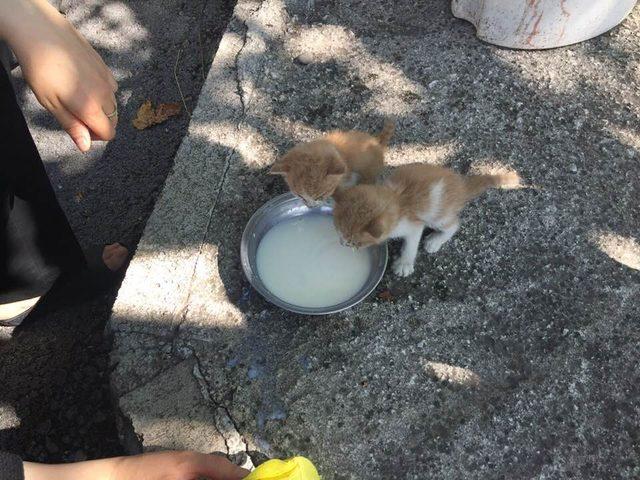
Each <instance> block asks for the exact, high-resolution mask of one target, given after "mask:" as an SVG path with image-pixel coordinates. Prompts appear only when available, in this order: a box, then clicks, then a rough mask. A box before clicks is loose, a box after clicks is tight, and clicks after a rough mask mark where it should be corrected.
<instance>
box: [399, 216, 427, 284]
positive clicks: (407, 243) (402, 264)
mask: <svg viewBox="0 0 640 480" xmlns="http://www.w3.org/2000/svg"><path fill="white" fill-rule="evenodd" d="M423 230H424V226H423V225H414V226H413V227H412V228H411V230H410V231H408V232H406V233H405V235H404V236H403V238H404V245H403V246H402V253H401V254H400V257H398V259H397V260H396V261H395V262H394V263H393V271H394V273H395V274H396V275H398V276H400V277H408V276H409V275H411V274H412V273H413V269H414V264H415V261H416V256H417V255H418V247H419V246H420V237H422V231H423Z"/></svg>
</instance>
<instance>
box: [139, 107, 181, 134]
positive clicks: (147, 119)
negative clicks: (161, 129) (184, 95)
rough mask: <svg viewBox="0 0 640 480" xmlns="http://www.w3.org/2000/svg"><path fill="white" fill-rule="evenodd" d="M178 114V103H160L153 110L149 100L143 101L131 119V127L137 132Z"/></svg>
mask: <svg viewBox="0 0 640 480" xmlns="http://www.w3.org/2000/svg"><path fill="white" fill-rule="evenodd" d="M179 113H180V104H179V103H161V104H160V105H158V108H155V109H154V108H153V104H152V103H151V100H145V101H144V103H143V104H142V105H140V108H139V109H138V113H137V114H136V118H134V119H133V126H134V127H136V128H137V129H138V130H144V129H145V128H149V127H151V126H153V125H157V124H159V123H162V122H164V121H166V120H167V119H168V118H169V117H173V116H174V115H178V114H179Z"/></svg>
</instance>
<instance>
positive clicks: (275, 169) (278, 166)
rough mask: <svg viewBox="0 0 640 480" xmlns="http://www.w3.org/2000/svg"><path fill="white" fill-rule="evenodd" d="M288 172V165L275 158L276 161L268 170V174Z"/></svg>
mask: <svg viewBox="0 0 640 480" xmlns="http://www.w3.org/2000/svg"><path fill="white" fill-rule="evenodd" d="M288 172H289V166H288V165H287V164H285V163H284V162H283V161H282V160H276V163H274V164H273V166H272V167H271V170H269V175H286V174H287V173H288Z"/></svg>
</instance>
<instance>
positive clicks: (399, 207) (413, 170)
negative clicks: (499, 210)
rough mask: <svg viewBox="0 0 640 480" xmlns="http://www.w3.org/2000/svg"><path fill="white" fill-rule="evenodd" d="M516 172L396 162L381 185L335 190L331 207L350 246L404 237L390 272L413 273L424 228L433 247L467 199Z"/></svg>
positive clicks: (512, 179) (511, 179)
mask: <svg viewBox="0 0 640 480" xmlns="http://www.w3.org/2000/svg"><path fill="white" fill-rule="evenodd" d="M519 181H520V179H519V177H518V175H517V174H516V173H508V174H504V175H470V176H464V175H459V174H457V173H455V172H454V171H452V170H449V169H447V168H442V167H436V166H433V165H424V164H412V165H406V166H403V167H398V168H397V169H396V170H395V171H394V172H393V174H392V175H391V176H390V177H389V178H388V179H386V180H385V181H384V183H383V184H382V185H358V186H355V187H352V188H346V189H338V190H337V191H336V192H335V193H334V199H335V201H336V205H335V208H334V210H333V216H334V222H335V225H336V228H337V229H338V231H339V232H340V233H341V235H342V238H343V240H344V241H345V242H346V243H347V244H348V245H351V246H354V247H367V246H369V245H373V244H377V243H381V242H384V241H385V240H387V239H388V238H402V239H404V246H403V249H402V253H401V255H400V257H399V258H398V259H397V260H396V261H395V262H394V265H393V271H394V272H395V273H396V274H397V275H399V276H401V277H406V276H407V275H411V274H412V273H413V268H414V262H415V259H416V255H417V253H418V245H419V244H420V238H421V236H422V231H423V230H424V228H425V227H429V228H432V229H434V230H435V231H434V232H433V233H430V234H429V235H428V236H427V238H426V239H425V245H424V248H425V250H426V251H427V252H431V253H433V252H437V251H438V250H439V249H440V247H441V246H442V244H443V243H445V242H446V241H447V240H449V239H450V238H451V237H452V236H453V235H454V234H455V233H456V231H457V230H458V227H459V219H458V214H459V213H460V211H461V210H462V209H463V207H464V206H465V204H466V203H467V202H469V201H470V200H471V199H473V198H475V197H476V196H478V195H480V194H481V193H482V192H484V191H485V190H487V189H488V188H492V187H508V186H516V185H518V183H519Z"/></svg>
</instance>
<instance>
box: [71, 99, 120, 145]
mask: <svg viewBox="0 0 640 480" xmlns="http://www.w3.org/2000/svg"><path fill="white" fill-rule="evenodd" d="M104 103H105V104H110V103H112V102H111V101H110V100H109V101H106V102H104ZM67 108H69V110H70V111H71V113H73V115H74V116H75V117H76V118H78V120H80V121H81V122H82V123H84V124H85V125H86V126H87V127H88V128H89V130H91V133H92V135H93V137H94V138H97V139H99V140H111V139H112V138H113V137H114V135H115V134H116V129H115V125H114V124H113V122H111V120H110V119H109V118H108V117H107V113H106V112H105V111H104V109H105V108H112V107H106V106H105V107H103V106H102V105H101V104H100V103H98V102H96V101H94V100H93V99H92V98H91V97H88V96H85V97H83V96H81V95H79V96H78V97H77V98H75V99H74V102H73V103H72V104H71V105H68V106H67Z"/></svg>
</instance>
